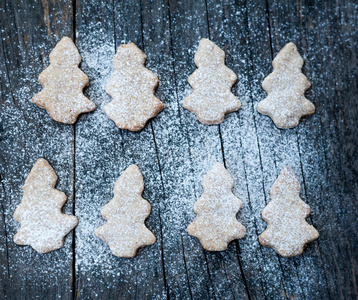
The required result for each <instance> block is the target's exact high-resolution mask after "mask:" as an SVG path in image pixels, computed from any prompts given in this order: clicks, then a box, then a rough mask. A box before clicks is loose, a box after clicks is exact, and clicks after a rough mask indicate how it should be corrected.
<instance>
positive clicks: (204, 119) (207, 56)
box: [183, 39, 241, 125]
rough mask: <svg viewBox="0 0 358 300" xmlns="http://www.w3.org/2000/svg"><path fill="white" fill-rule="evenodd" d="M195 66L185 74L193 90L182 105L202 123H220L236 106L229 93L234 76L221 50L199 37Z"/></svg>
mask: <svg viewBox="0 0 358 300" xmlns="http://www.w3.org/2000/svg"><path fill="white" fill-rule="evenodd" d="M194 62H195V65H196V66H197V67H198V69H197V70H196V71H195V72H194V73H193V74H191V75H190V76H189V79H188V81H189V83H190V85H191V87H192V88H193V90H194V91H193V92H192V93H191V94H190V95H189V96H188V97H186V98H185V99H184V102H183V107H184V108H185V109H187V110H189V111H191V112H193V113H194V114H195V115H196V116H197V117H198V119H199V121H200V122H201V123H203V124H205V125H212V124H220V123H221V122H223V121H224V117H225V115H226V114H227V113H230V112H233V111H236V110H238V109H240V107H241V102H240V101H239V99H238V98H236V97H235V96H234V95H233V94H232V93H231V87H232V86H233V84H234V83H235V82H236V80H237V77H236V75H235V73H234V72H233V71H231V70H230V69H229V68H228V67H226V66H225V52H224V51H223V50H221V49H220V48H219V47H218V46H216V45H215V44H214V43H213V42H212V41H210V40H208V39H202V40H201V41H200V43H199V48H198V51H197V52H196V54H195V58H194Z"/></svg>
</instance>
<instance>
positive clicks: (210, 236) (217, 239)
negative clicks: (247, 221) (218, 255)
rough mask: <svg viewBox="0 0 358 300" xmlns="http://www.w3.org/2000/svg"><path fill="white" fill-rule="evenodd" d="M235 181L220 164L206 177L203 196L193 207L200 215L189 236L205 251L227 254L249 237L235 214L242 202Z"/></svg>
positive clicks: (189, 227) (191, 226)
mask: <svg viewBox="0 0 358 300" xmlns="http://www.w3.org/2000/svg"><path fill="white" fill-rule="evenodd" d="M233 187H234V181H233V180H232V178H231V176H230V174H229V172H228V171H227V170H226V169H225V167H224V166H223V165H222V164H221V163H217V164H215V165H214V167H213V168H212V169H211V170H210V171H209V172H208V173H207V174H206V175H205V176H204V180H203V188H204V193H203V194H202V196H201V197H200V198H199V199H198V201H197V202H196V203H195V205H194V212H195V213H196V214H197V216H196V218H195V219H194V221H193V222H192V223H191V224H189V226H188V233H189V234H190V235H192V236H195V237H197V238H198V239H199V240H200V243H201V244H202V245H203V247H204V249H206V250H209V251H224V250H226V248H227V246H228V244H229V243H230V242H231V241H232V240H235V239H241V238H243V237H244V236H245V234H246V229H245V227H244V226H243V225H242V224H241V223H240V222H238V221H237V219H236V214H237V213H238V211H239V210H240V209H241V206H242V203H241V201H240V199H239V198H237V197H236V196H235V195H234V194H233V193H232V189H233Z"/></svg>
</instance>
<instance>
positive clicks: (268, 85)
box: [257, 43, 315, 129]
mask: <svg viewBox="0 0 358 300" xmlns="http://www.w3.org/2000/svg"><path fill="white" fill-rule="evenodd" d="M302 65H303V59H302V58H301V56H300V54H299V53H298V51H297V47H296V45H295V44H293V43H288V44H287V45H286V46H285V47H283V48H282V50H281V51H280V52H279V53H278V54H277V56H276V57H275V59H274V60H273V62H272V66H273V72H272V73H271V74H270V75H269V76H267V77H266V78H265V80H264V81H263V83H262V87H263V89H264V90H265V91H266V92H267V98H266V99H264V100H262V101H261V102H260V103H259V104H258V106H257V110H258V111H259V112H260V113H262V114H264V115H268V116H269V117H271V119H272V120H273V122H274V123H275V125H276V126H277V127H278V128H282V129H284V128H293V127H296V126H297V125H298V123H299V121H300V118H301V117H303V116H306V115H311V114H313V113H314V112H315V107H314V105H313V104H312V103H311V102H310V101H308V100H307V99H306V98H305V95H304V94H305V91H306V90H307V89H308V88H309V87H310V86H311V84H310V82H309V81H308V80H307V78H306V76H305V75H303V74H302V72H301V68H302Z"/></svg>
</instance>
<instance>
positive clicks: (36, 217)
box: [14, 158, 78, 253]
mask: <svg viewBox="0 0 358 300" xmlns="http://www.w3.org/2000/svg"><path fill="white" fill-rule="evenodd" d="M56 181H57V176H56V174H55V172H54V170H53V169H52V167H51V166H50V164H49V163H48V162H47V161H46V160H44V159H42V158H40V159H39V160H38V161H37V162H36V163H35V165H34V166H33V168H32V170H31V172H30V174H29V176H28V177H27V179H26V181H25V185H24V186H23V190H24V194H23V198H22V200H21V203H20V204H19V206H18V207H17V208H16V210H15V213H14V218H15V220H16V221H18V222H20V223H21V228H20V229H19V231H18V232H17V233H16V234H15V236H14V242H15V243H16V244H18V245H30V246H31V247H32V248H34V249H35V250H36V251H37V252H40V253H46V252H50V251H52V250H56V249H59V248H61V247H62V246H63V241H64V237H65V236H66V235H67V234H68V233H69V232H70V231H71V230H72V229H73V228H74V227H75V226H76V225H77V223H78V220H77V218H76V217H74V216H70V215H66V214H63V213H62V212H61V209H62V206H63V205H64V204H65V202H66V198H67V197H66V195H65V194H64V193H62V192H60V191H58V190H56V189H55V188H54V187H55V185H56Z"/></svg>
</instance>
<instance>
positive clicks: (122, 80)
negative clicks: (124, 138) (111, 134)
mask: <svg viewBox="0 0 358 300" xmlns="http://www.w3.org/2000/svg"><path fill="white" fill-rule="evenodd" d="M145 60H146V55H145V54H144V53H143V52H142V51H141V50H140V49H139V48H138V47H137V46H136V45H135V44H134V43H130V44H123V45H121V46H120V47H119V48H118V50H117V53H116V55H115V57H114V59H113V65H114V69H115V70H114V72H113V74H112V76H111V78H110V80H109V82H108V84H107V86H106V92H107V93H108V94H109V95H110V96H112V98H113V100H112V101H111V102H110V103H108V104H107V105H106V106H105V107H104V109H103V110H104V111H105V113H106V114H107V116H108V118H110V119H111V120H113V121H114V122H115V123H116V125H117V127H119V128H121V129H128V130H131V131H139V130H141V129H142V128H143V127H144V126H145V124H146V123H147V121H148V120H149V119H151V118H154V117H155V116H156V115H158V114H159V113H160V112H161V111H162V110H163V109H164V104H163V103H162V102H161V101H160V100H159V99H158V98H156V97H155V96H154V90H155V88H156V87H157V86H158V82H159V81H158V77H157V76H156V75H155V74H154V73H153V72H151V71H150V70H148V69H147V68H145V67H144V63H145Z"/></svg>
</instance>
